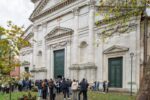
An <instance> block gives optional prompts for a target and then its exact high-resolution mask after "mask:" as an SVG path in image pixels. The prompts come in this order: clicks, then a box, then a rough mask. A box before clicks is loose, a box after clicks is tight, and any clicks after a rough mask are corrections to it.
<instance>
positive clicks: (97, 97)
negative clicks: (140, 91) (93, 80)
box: [88, 92, 136, 100]
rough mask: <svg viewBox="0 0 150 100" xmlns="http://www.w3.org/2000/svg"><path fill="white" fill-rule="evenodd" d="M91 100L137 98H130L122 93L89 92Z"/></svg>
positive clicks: (133, 97) (132, 99) (131, 98)
mask: <svg viewBox="0 0 150 100" xmlns="http://www.w3.org/2000/svg"><path fill="white" fill-rule="evenodd" d="M88 98H89V100H135V99H136V96H132V97H131V96H129V95H125V94H121V93H108V94H103V93H97V92H96V93H95V92H89V93H88Z"/></svg>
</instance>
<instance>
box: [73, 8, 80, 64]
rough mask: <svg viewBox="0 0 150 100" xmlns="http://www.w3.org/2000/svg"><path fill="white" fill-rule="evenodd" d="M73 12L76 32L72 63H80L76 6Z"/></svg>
mask: <svg viewBox="0 0 150 100" xmlns="http://www.w3.org/2000/svg"><path fill="white" fill-rule="evenodd" d="M73 13H74V34H73V52H72V64H78V28H79V16H78V15H79V11H78V8H75V9H74V10H73Z"/></svg>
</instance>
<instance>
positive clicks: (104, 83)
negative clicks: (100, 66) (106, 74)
mask: <svg viewBox="0 0 150 100" xmlns="http://www.w3.org/2000/svg"><path fill="white" fill-rule="evenodd" d="M103 92H106V81H104V82H103Z"/></svg>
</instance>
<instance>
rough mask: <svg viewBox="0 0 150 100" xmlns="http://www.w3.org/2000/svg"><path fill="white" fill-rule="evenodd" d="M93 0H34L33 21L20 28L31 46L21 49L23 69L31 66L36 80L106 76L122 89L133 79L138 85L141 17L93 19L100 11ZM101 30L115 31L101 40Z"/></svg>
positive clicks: (91, 80) (140, 60)
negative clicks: (124, 21) (114, 21)
mask: <svg viewBox="0 0 150 100" xmlns="http://www.w3.org/2000/svg"><path fill="white" fill-rule="evenodd" d="M96 1H98V0H32V2H33V3H34V4H35V10H34V11H33V13H32V14H31V16H30V20H31V21H32V22H33V25H31V26H30V27H29V28H28V29H27V30H26V33H25V34H24V38H26V39H28V40H30V41H31V42H32V43H31V44H32V47H27V48H23V49H22V50H21V53H20V59H21V61H22V62H24V65H22V67H21V71H24V70H27V71H29V72H31V74H32V75H33V79H34V80H37V79H45V78H47V79H50V78H58V77H65V78H69V79H77V80H79V81H80V80H81V79H82V78H86V79H87V80H88V82H90V83H92V82H94V81H101V82H102V81H109V83H110V87H111V88H112V89H118V90H125V91H129V90H130V86H131V84H132V86H133V89H134V91H137V90H138V89H139V85H140V74H141V73H140V66H141V63H142V62H143V56H142V54H143V47H142V46H141V40H140V38H141V37H140V32H141V28H140V27H141V23H140V22H141V17H140V16H136V17H133V18H131V20H129V22H128V23H127V24H117V25H114V26H112V25H110V24H99V25H97V24H96V23H97V21H103V17H104V16H103V15H98V16H97V15H96V12H97V11H98V4H97V3H96ZM103 33H110V34H113V33H114V34H119V35H114V36H111V38H108V39H106V41H104V40H103V39H102V38H100V37H101V34H103ZM130 54H134V55H133V59H132V57H131V55H130ZM25 62H26V63H25ZM131 65H132V75H131ZM25 67H26V68H25ZM131 76H132V82H131Z"/></svg>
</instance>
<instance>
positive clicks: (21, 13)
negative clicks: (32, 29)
mask: <svg viewBox="0 0 150 100" xmlns="http://www.w3.org/2000/svg"><path fill="white" fill-rule="evenodd" d="M33 9H34V4H33V3H32V2H31V1H30V0H0V25H1V26H4V27H6V26H7V21H12V22H13V23H14V24H16V25H19V26H22V25H24V27H25V28H27V27H28V26H29V25H30V24H31V22H30V21H29V17H30V15H31V13H32V11H33Z"/></svg>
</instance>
